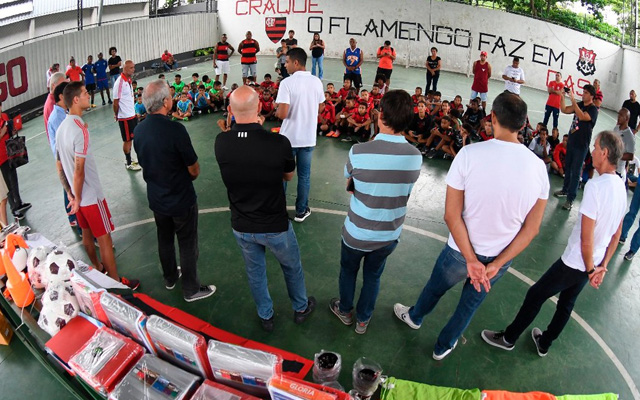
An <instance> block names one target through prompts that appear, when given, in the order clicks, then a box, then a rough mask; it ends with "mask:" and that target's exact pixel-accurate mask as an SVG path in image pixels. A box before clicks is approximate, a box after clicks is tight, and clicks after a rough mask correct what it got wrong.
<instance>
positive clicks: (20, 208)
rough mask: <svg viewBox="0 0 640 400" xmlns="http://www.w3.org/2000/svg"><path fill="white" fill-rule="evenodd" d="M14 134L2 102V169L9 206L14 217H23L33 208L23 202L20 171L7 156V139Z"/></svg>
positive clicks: (0, 152) (0, 138)
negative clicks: (7, 191)
mask: <svg viewBox="0 0 640 400" xmlns="http://www.w3.org/2000/svg"><path fill="white" fill-rule="evenodd" d="M11 135H13V124H12V122H11V120H10V119H9V117H8V116H7V114H4V113H3V112H2V103H0V163H2V164H0V171H1V172H2V177H3V178H4V181H5V183H6V184H7V188H8V189H9V193H7V197H8V198H9V206H10V207H11V212H12V214H13V216H14V218H17V219H23V218H24V212H25V211H27V210H28V209H30V208H31V204H30V203H23V202H22V199H21V198H20V189H19V187H18V172H17V170H16V167H14V166H13V165H11V161H10V160H9V159H8V158H7V145H6V142H7V140H8V139H9V138H10V137H11Z"/></svg>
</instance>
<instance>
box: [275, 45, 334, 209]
mask: <svg viewBox="0 0 640 400" xmlns="http://www.w3.org/2000/svg"><path fill="white" fill-rule="evenodd" d="M306 63H307V53H306V52H305V51H304V50H303V49H301V48H299V47H295V48H291V49H289V51H288V52H287V62H286V64H285V67H286V68H287V72H288V73H289V75H290V76H289V77H288V78H287V79H284V80H283V81H282V82H281V83H280V88H279V90H278V97H277V98H276V104H277V109H276V114H275V115H276V117H278V118H280V119H282V128H281V129H280V133H281V134H283V135H284V136H286V137H287V138H288V139H289V141H290V142H291V147H292V148H293V156H294V157H295V159H296V165H297V171H298V195H297V197H296V216H295V218H294V221H296V222H302V221H304V220H305V219H306V218H307V217H308V216H309V215H311V210H310V209H309V189H310V188H311V156H312V154H313V148H314V147H315V145H316V129H317V121H318V112H319V111H321V108H323V107H324V100H325V99H324V89H323V87H322V82H321V81H320V79H318V78H317V77H315V76H313V75H311V73H310V72H309V71H307V70H305V65H306ZM285 185H286V183H285ZM285 189H286V186H285Z"/></svg>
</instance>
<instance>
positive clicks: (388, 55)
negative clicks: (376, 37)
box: [376, 40, 396, 87]
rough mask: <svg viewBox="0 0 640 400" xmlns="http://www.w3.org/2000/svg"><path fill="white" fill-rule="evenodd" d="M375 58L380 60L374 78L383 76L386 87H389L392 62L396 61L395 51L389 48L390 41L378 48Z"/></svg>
mask: <svg viewBox="0 0 640 400" xmlns="http://www.w3.org/2000/svg"><path fill="white" fill-rule="evenodd" d="M376 57H378V59H379V60H380V61H379V62H378V69H377V71H376V77H378V76H380V75H383V76H384V77H385V78H386V83H387V87H389V85H391V73H392V72H393V62H394V61H395V59H396V50H395V49H394V48H393V47H391V41H389V40H385V41H384V45H382V46H380V47H378V51H377V52H376Z"/></svg>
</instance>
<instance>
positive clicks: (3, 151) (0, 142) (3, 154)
mask: <svg viewBox="0 0 640 400" xmlns="http://www.w3.org/2000/svg"><path fill="white" fill-rule="evenodd" d="M7 122H9V116H8V115H7V114H5V113H2V114H0V128H3V127H5V126H6V125H7ZM7 139H9V128H7V133H6V134H5V135H2V137H0V165H2V164H4V163H5V162H7V160H8V159H9V157H8V156H7Z"/></svg>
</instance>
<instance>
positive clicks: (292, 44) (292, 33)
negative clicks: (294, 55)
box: [285, 29, 298, 48]
mask: <svg viewBox="0 0 640 400" xmlns="http://www.w3.org/2000/svg"><path fill="white" fill-rule="evenodd" d="M295 34H296V33H295V31H294V30H293V29H291V30H290V31H289V37H288V38H287V39H285V41H286V42H287V47H290V48H294V47H298V39H296V38H294V36H295Z"/></svg>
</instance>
